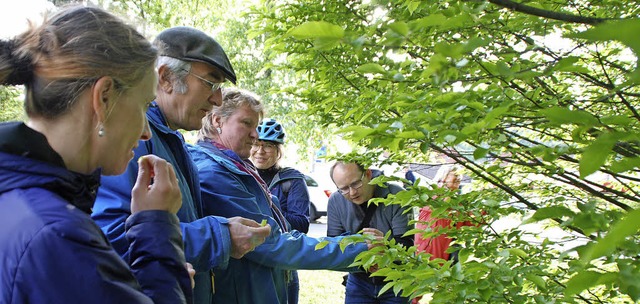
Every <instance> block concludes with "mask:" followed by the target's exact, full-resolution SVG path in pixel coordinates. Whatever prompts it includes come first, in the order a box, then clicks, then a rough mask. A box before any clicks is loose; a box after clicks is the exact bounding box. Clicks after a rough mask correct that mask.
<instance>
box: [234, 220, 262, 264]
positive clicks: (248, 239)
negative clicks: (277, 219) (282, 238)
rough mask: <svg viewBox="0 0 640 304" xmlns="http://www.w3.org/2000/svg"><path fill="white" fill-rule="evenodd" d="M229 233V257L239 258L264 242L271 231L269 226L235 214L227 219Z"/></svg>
mask: <svg viewBox="0 0 640 304" xmlns="http://www.w3.org/2000/svg"><path fill="white" fill-rule="evenodd" d="M229 233H230V234H231V257H233V258H235V259H240V258H242V257H243V256H244V255H245V254H247V252H249V251H252V250H253V249H254V248H256V246H258V245H260V244H262V243H264V240H265V239H266V238H267V237H268V236H269V234H270V233H271V226H270V225H265V226H261V225H260V224H258V223H257V222H256V221H254V220H250V219H247V218H243V217H239V216H236V217H232V218H230V219H229Z"/></svg>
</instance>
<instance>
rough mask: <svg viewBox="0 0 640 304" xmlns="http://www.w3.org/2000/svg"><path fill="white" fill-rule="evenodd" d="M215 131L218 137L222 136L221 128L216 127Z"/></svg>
mask: <svg viewBox="0 0 640 304" xmlns="http://www.w3.org/2000/svg"><path fill="white" fill-rule="evenodd" d="M216 131H218V135H220V134H222V128H220V127H217V128H216Z"/></svg>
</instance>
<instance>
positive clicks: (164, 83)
mask: <svg viewBox="0 0 640 304" xmlns="http://www.w3.org/2000/svg"><path fill="white" fill-rule="evenodd" d="M172 79H173V73H171V71H170V70H169V68H168V67H167V66H166V65H162V66H160V67H159V68H158V89H160V90H162V91H164V92H165V93H167V94H171V92H173V81H172Z"/></svg>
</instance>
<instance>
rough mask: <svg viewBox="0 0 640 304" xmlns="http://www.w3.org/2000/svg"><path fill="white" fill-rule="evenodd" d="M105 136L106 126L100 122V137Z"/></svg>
mask: <svg viewBox="0 0 640 304" xmlns="http://www.w3.org/2000/svg"><path fill="white" fill-rule="evenodd" d="M103 136H104V126H103V125H102V124H100V130H98V137H103Z"/></svg>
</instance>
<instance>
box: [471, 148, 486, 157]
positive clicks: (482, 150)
mask: <svg viewBox="0 0 640 304" xmlns="http://www.w3.org/2000/svg"><path fill="white" fill-rule="evenodd" d="M488 152H489V149H485V148H482V147H478V148H476V150H475V151H473V159H475V160H478V159H481V158H484V157H485V156H487V153H488Z"/></svg>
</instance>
